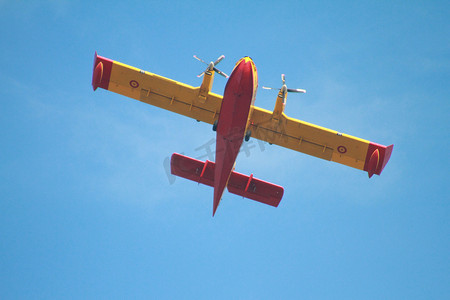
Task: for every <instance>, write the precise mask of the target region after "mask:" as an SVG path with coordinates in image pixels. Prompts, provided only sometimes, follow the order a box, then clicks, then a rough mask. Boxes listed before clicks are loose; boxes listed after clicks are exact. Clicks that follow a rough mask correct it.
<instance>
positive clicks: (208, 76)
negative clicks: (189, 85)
mask: <svg viewBox="0 0 450 300" xmlns="http://www.w3.org/2000/svg"><path fill="white" fill-rule="evenodd" d="M194 58H195V59H197V60H198V61H200V62H202V63H204V64H205V65H207V66H208V67H207V68H206V70H205V71H203V72H202V73H200V74H199V75H198V76H197V77H202V76H204V77H203V82H202V85H201V86H200V91H199V94H198V96H199V98H200V99H201V100H202V102H203V103H204V102H205V101H206V97H207V96H208V93H209V91H211V88H212V84H213V81H214V73H215V72H217V73H218V74H220V75H222V76H223V77H225V78H228V75H227V74H225V73H224V72H222V71H220V70H219V69H217V68H216V65H218V64H219V63H220V62H221V61H222V60H223V59H224V58H225V55H221V56H220V57H219V58H218V59H216V61H215V62H210V63H209V64H208V63H207V62H205V61H203V60H202V59H201V58H198V57H197V56H196V55H194Z"/></svg>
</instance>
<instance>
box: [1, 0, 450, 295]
mask: <svg viewBox="0 0 450 300" xmlns="http://www.w3.org/2000/svg"><path fill="white" fill-rule="evenodd" d="M449 16H450V6H449V4H448V2H447V1H309V2H306V1H255V2H252V1H220V2H217V1H168V2H165V1H142V2H138V1H131V2H122V3H116V4H115V3H111V1H77V2H75V1H0V38H1V39H0V41H1V42H0V43H1V47H0V112H1V113H0V145H1V147H0V163H1V167H0V298H2V299H20V298H28V299H30V298H31V299H50V298H55V299H64V298H77V299H85V298H96V299H98V298H108V299H111V298H159V299H161V298H163V299H164V298H172V299H173V298H178V299H180V298H196V299H197V298H203V299H213V298H219V299H282V298H284V299H286V298H287V299H300V298H301V299H449V298H450V262H449V258H450V242H449V238H450V224H449V215H450V197H449V194H450V193H449V192H450V190H449V181H448V179H449V175H448V174H449V167H450V165H449V156H448V155H449V129H450V128H449V120H448V118H449V94H450V84H449V83H450V21H449ZM94 51H98V52H99V54H100V55H102V56H105V57H108V58H111V59H114V60H117V61H120V62H123V63H126V64H129V65H133V66H136V67H139V68H142V69H145V70H148V71H151V72H154V73H157V74H160V75H163V76H166V77H169V78H171V79H175V80H178V81H182V82H184V83H187V84H190V85H193V86H198V85H200V83H201V80H200V79H198V78H197V77H196V75H197V74H198V73H200V72H201V71H203V69H204V65H202V64H201V63H199V62H198V61H196V60H194V59H193V58H192V55H194V54H196V55H198V56H199V57H202V58H203V59H205V60H207V61H210V60H214V59H216V58H217V57H218V56H219V55H221V54H225V55H226V58H225V60H224V61H223V62H221V64H220V69H221V70H222V71H224V72H226V73H230V72H231V70H232V68H233V66H234V64H235V62H236V61H237V60H238V59H239V58H241V57H243V56H246V55H248V56H251V57H252V58H253V60H254V61H255V64H256V66H257V68H258V72H259V84H260V86H262V85H269V86H274V87H280V86H281V80H280V74H282V73H285V74H286V78H287V83H288V85H289V86H290V87H291V88H304V89H307V91H308V92H307V94H304V95H298V94H290V95H289V96H288V99H287V108H286V114H287V115H288V116H291V117H295V118H299V119H302V120H305V121H308V122H311V123H314V124H318V125H321V126H325V127H328V128H332V129H334V130H338V131H342V132H344V133H348V134H351V135H354V136H357V137H361V138H364V139H368V140H370V141H373V142H377V143H381V144H384V145H389V144H394V145H395V146H394V152H393V155H392V157H391V161H390V162H389V164H388V165H387V166H386V168H385V170H384V172H383V174H382V176H374V177H373V178H372V179H370V180H369V179H368V178H367V173H365V172H361V171H358V170H355V169H352V168H348V167H345V166H342V165H339V164H335V163H331V162H327V161H322V160H320V159H317V158H314V157H308V156H307V155H304V154H301V153H297V152H295V151H291V150H288V149H283V148H281V147H278V146H269V145H268V144H259V143H258V142H257V141H256V140H254V139H253V140H251V141H250V143H249V144H248V146H249V148H248V152H247V153H245V152H242V153H241V155H240V156H239V157H238V161H237V165H236V170H237V171H239V172H242V173H246V174H250V173H254V175H255V177H258V178H261V179H264V180H267V181H270V182H274V183H276V184H280V185H283V186H284V188H285V195H284V198H283V200H282V202H281V204H280V206H279V207H278V208H272V207H270V206H265V205H263V204H260V203H256V202H253V201H251V200H247V199H242V198H240V197H238V196H234V195H231V194H228V193H225V194H224V197H223V200H222V202H221V205H220V207H219V209H218V211H217V214H216V216H215V217H214V218H212V217H211V215H212V198H213V190H212V189H211V188H209V187H206V186H198V185H197V184H196V183H193V182H190V181H187V180H184V179H182V178H177V179H175V180H173V178H171V177H168V176H167V173H166V168H165V166H164V162H165V160H166V159H167V158H168V157H169V156H170V155H171V154H172V153H173V152H183V153H185V154H186V155H189V156H192V157H201V156H205V155H206V151H205V148H204V147H203V148H202V146H205V145H208V143H209V142H211V141H212V140H213V139H214V137H215V136H214V133H213V131H212V130H211V126H210V125H208V124H203V123H197V122H195V121H193V120H191V119H188V118H185V117H182V116H179V115H176V114H173V113H170V112H166V111H163V110H161V109H158V108H155V107H152V106H149V105H146V104H144V103H141V102H138V101H134V100H130V99H127V98H125V97H123V96H120V95H116V94H113V93H111V92H108V91H104V90H100V89H99V90H97V91H96V92H95V93H94V92H93V91H92V87H91V85H90V84H91V75H92V63H93V58H94ZM225 83H226V80H225V79H224V78H221V77H219V76H216V79H215V83H214V87H213V91H214V92H216V93H220V94H222V92H223V88H224V86H225ZM275 98H276V93H275V92H274V91H265V90H262V89H259V90H258V95H257V99H256V105H257V106H260V107H263V108H266V109H273V106H274V104H275ZM205 158H206V157H203V159H205Z"/></svg>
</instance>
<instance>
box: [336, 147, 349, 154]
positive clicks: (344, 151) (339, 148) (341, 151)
mask: <svg viewBox="0 0 450 300" xmlns="http://www.w3.org/2000/svg"><path fill="white" fill-rule="evenodd" d="M337 151H338V152H339V153H341V154H344V153H346V152H347V148H345V147H344V146H339V147H337Z"/></svg>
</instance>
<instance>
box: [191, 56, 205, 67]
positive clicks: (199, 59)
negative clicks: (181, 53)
mask: <svg viewBox="0 0 450 300" xmlns="http://www.w3.org/2000/svg"><path fill="white" fill-rule="evenodd" d="M194 58H195V59H196V60H198V61H201V62H202V63H204V64H205V65H208V63H207V62H204V61H203V60H202V59H201V58H198V57H197V55H194Z"/></svg>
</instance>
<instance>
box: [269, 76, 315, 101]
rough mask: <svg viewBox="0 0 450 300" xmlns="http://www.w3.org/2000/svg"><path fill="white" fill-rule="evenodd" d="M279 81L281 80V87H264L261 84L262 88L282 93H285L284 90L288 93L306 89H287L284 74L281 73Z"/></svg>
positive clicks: (301, 91)
mask: <svg viewBox="0 0 450 300" xmlns="http://www.w3.org/2000/svg"><path fill="white" fill-rule="evenodd" d="M281 81H282V82H283V85H282V86H281V89H276V88H271V87H266V86H263V87H262V88H263V89H265V90H278V91H281V93H282V94H283V96H284V95H286V92H289V93H306V90H303V89H288V87H287V85H286V75H284V74H281Z"/></svg>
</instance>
